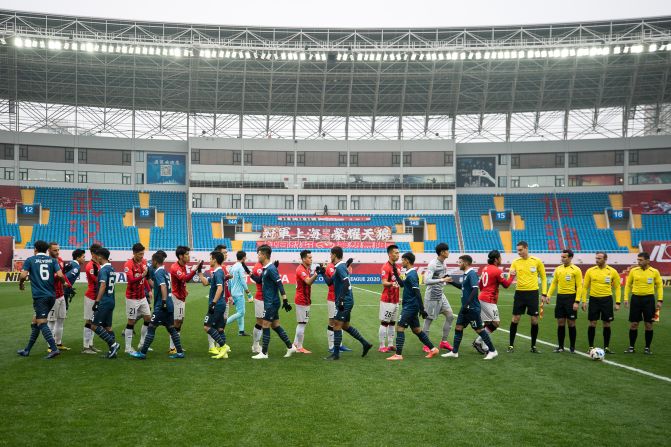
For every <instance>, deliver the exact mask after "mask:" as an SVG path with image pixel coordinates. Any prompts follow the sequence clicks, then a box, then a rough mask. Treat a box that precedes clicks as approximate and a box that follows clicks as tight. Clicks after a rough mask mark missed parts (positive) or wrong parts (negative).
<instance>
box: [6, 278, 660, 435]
mask: <svg viewBox="0 0 671 447" xmlns="http://www.w3.org/2000/svg"><path fill="white" fill-rule="evenodd" d="M78 290H79V291H78V294H77V296H76V297H75V301H74V302H73V305H72V306H71V307H70V315H69V318H68V320H67V321H66V326H65V336H64V343H65V344H66V345H68V346H70V347H72V348H73V350H72V351H70V352H66V353H64V354H63V355H61V356H60V357H59V358H57V359H55V360H53V361H47V360H43V359H42V357H43V355H44V354H45V349H46V345H45V343H44V340H43V339H42V338H40V340H39V341H38V342H37V344H36V346H35V348H34V350H33V352H32V354H31V356H30V357H28V358H22V357H19V356H17V355H16V353H15V352H16V350H17V349H20V348H22V347H23V346H24V345H25V343H26V341H27V337H28V335H29V323H30V317H31V314H32V304H31V298H30V292H29V291H26V292H24V293H20V292H19V290H18V286H17V285H16V284H2V285H0V346H1V349H0V374H1V377H2V405H0V418H1V420H2V424H0V445H9V446H17V445H109V446H122V445H133V446H136V445H149V444H154V445H168V444H169V445H173V446H179V445H203V446H205V445H207V446H210V445H216V444H224V445H306V446H307V445H338V444H345V445H358V446H368V445H419V444H421V445H445V444H448V443H449V444H457V445H495V446H499V445H517V446H520V445H541V444H543V445H544V446H551V445H569V444H571V445H587V444H589V445H615V444H620V445H628V446H631V445H647V446H661V445H668V443H669V441H668V436H669V430H668V429H669V421H671V406H670V405H669V400H670V399H671V383H669V382H668V381H664V380H661V379H659V378H654V377H649V376H646V375H643V374H640V373H638V372H635V371H631V370H627V369H624V368H622V367H619V366H617V365H613V364H609V363H606V362H594V361H591V360H589V359H587V358H586V357H584V356H581V355H570V354H568V353H565V354H553V353H552V352H551V347H549V346H544V345H542V344H541V345H539V346H540V349H541V350H542V354H541V355H534V354H531V353H529V352H528V347H529V341H528V340H526V339H522V338H519V337H518V340H517V342H516V347H517V352H515V353H514V354H507V353H505V348H506V347H507V345H508V334H507V333H505V332H503V331H497V332H496V333H494V335H493V341H494V343H495V344H496V346H497V348H498V349H499V351H500V355H499V357H498V358H497V359H495V360H494V361H492V362H484V361H483V360H481V356H480V355H479V354H477V353H476V352H475V351H474V350H473V349H472V348H471V341H472V340H473V338H474V336H473V334H474V333H473V331H471V330H470V329H466V331H465V337H464V342H463V344H462V349H461V352H460V354H461V356H460V358H459V359H443V358H440V357H439V358H434V359H425V358H424V353H423V352H422V351H421V346H420V344H419V342H418V340H417V339H416V337H414V336H408V337H406V347H405V350H404V357H405V360H404V361H403V362H395V363H391V362H387V361H385V360H384V358H385V357H387V356H388V354H380V353H378V352H376V351H371V353H370V354H369V355H368V357H366V358H363V359H362V358H361V357H360V352H361V347H360V345H359V344H358V343H357V342H356V341H354V340H352V339H351V338H350V337H349V336H348V335H346V334H345V336H344V340H345V344H347V345H348V346H350V347H352V348H354V352H352V353H346V354H343V358H342V361H340V362H325V361H323V360H322V358H323V357H324V356H325V355H326V354H327V352H326V330H325V329H326V306H325V296H326V287H325V286H320V285H316V286H315V287H314V290H313V296H314V298H313V301H314V303H315V304H313V307H312V312H311V319H310V324H309V325H308V328H307V330H306V340H305V346H306V347H307V348H308V349H311V350H312V351H313V352H314V353H313V354H312V355H301V354H295V355H294V356H293V357H292V358H289V359H285V358H282V355H283V354H284V352H285V348H284V346H283V345H282V343H281V342H280V341H279V339H278V338H277V336H276V335H275V334H274V333H273V335H272V338H271V345H270V357H271V358H270V359H269V360H267V361H255V360H251V359H250V357H251V352H250V345H251V337H238V336H237V335H235V334H236V333H237V326H236V325H234V327H229V328H227V334H228V340H229V342H228V343H229V344H230V345H231V347H232V352H231V354H230V358H229V359H227V360H212V359H210V357H209V355H208V354H207V352H206V351H207V340H206V334H205V333H204V332H203V329H202V324H201V322H202V318H203V316H204V315H205V312H206V307H207V304H206V303H207V300H206V293H207V289H206V288H204V287H202V286H199V285H190V286H189V290H190V293H191V296H190V297H189V299H188V304H187V310H186V316H187V318H186V322H185V325H184V328H183V330H182V341H183V345H184V347H185V349H186V350H187V358H186V359H183V360H170V359H168V358H167V354H166V350H167V346H168V335H167V332H166V331H165V330H163V329H160V330H159V331H158V332H157V337H156V340H155V342H154V344H153V348H154V352H153V353H150V355H149V358H148V359H147V360H146V361H139V360H135V359H131V358H129V357H126V356H124V355H123V354H121V353H120V357H119V358H118V359H116V360H107V359H104V358H99V357H97V356H88V355H83V354H80V353H79V351H80V349H81V339H82V324H83V323H82V299H83V292H84V286H83V285H80V286H79V287H78ZM292 290H293V286H289V287H288V292H289V293H290V294H291V293H292ZM379 290H380V286H365V287H358V288H357V289H356V290H355V300H356V307H355V309H354V313H353V320H352V323H353V325H354V326H356V327H357V328H358V329H359V330H360V332H361V333H362V334H363V335H364V336H365V337H366V338H367V339H368V340H369V341H371V342H372V343H374V344H375V345H377V328H378V321H377V315H378V300H379ZM446 291H447V293H448V294H449V295H448V297H449V299H450V302H451V303H452V305H453V306H455V307H456V306H457V304H458V299H457V296H456V293H455V292H456V290H453V289H452V290H451V289H450V288H448V289H446ZM666 292H667V297H669V296H671V295H669V293H668V292H669V290H667V291H666ZM116 295H117V308H116V312H115V324H114V328H115V332H116V333H117V339H118V340H119V338H120V336H121V334H122V330H123V328H124V326H125V312H124V303H123V300H124V298H123V296H124V287H123V285H119V286H118V287H117V291H116ZM511 302H512V300H511V293H510V292H508V291H506V292H504V293H503V296H502V299H501V300H500V310H501V314H502V319H503V321H502V328H504V329H507V327H508V324H509V321H510V315H509V314H510V310H511ZM670 312H671V309H662V314H661V317H662V321H661V323H659V324H656V325H655V339H654V342H653V351H654V355H653V356H644V355H643V354H642V353H637V354H635V355H625V354H623V353H622V352H623V350H624V349H625V348H626V346H627V344H628V341H627V340H628V339H627V323H626V317H627V314H626V313H625V312H623V311H621V312H620V313H619V314H616V321H615V323H614V329H613V340H612V342H611V347H612V348H613V349H614V350H615V351H616V354H615V355H613V356H609V357H608V360H610V361H613V362H615V363H617V364H621V365H626V366H630V367H633V368H637V369H640V370H644V371H648V372H651V373H654V374H657V375H661V376H666V377H669V376H671V343H670V342H671V331H670V330H669V323H668V322H669V315H671V314H670ZM545 315H546V317H545V318H544V320H542V321H541V328H540V329H541V330H540V335H539V338H540V339H541V340H545V341H548V342H554V341H555V340H556V323H555V320H554V319H553V318H552V317H553V308H552V306H549V307H546V312H545ZM253 316H254V315H253V305H252V304H248V307H247V319H246V323H247V331H248V332H250V333H251V329H252V326H253ZM281 317H282V325H283V327H284V328H285V329H286V330H287V332H288V333H289V336H290V337H291V338H293V335H294V332H295V314H294V312H293V311H292V312H291V313H289V314H285V313H284V312H283V311H282V315H281ZM441 318H442V317H441ZM586 325H587V323H586V320H585V314H584V313H582V312H581V313H580V315H579V320H578V328H579V332H578V348H579V349H580V350H585V349H586V348H587V341H586V337H587V335H586V332H587V330H586ZM441 327H442V319H441V320H440V321H438V323H434V326H433V327H432V332H431V334H430V336H431V339H432V340H433V341H438V340H439V334H440V332H441V331H440V329H441ZM137 332H138V335H136V339H135V340H138V339H139V327H138V330H137ZM519 334H525V335H528V334H529V323H528V318H525V319H524V320H523V322H522V323H521V324H520V329H519ZM601 340H602V339H601V330H600V329H598V330H597V345H598V344H599V343H600V342H601ZM119 341H120V342H121V343H122V344H123V340H119ZM450 341H451V340H450ZM95 343H96V346H98V347H100V348H102V347H103V343H102V341H101V340H100V339H98V338H97V337H96V341H95ZM638 348H639V352H642V348H643V334H642V330H641V333H640V335H639V342H638Z"/></svg>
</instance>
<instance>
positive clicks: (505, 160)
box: [499, 154, 508, 166]
mask: <svg viewBox="0 0 671 447" xmlns="http://www.w3.org/2000/svg"><path fill="white" fill-rule="evenodd" d="M507 164H508V155H506V154H499V166H504V165H507Z"/></svg>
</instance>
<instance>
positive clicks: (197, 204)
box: [191, 194, 203, 208]
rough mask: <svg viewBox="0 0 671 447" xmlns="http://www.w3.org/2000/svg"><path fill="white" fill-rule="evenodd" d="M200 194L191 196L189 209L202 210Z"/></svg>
mask: <svg viewBox="0 0 671 447" xmlns="http://www.w3.org/2000/svg"><path fill="white" fill-rule="evenodd" d="M201 196H202V194H194V195H192V196H191V207H192V208H202V207H203V206H202V198H201Z"/></svg>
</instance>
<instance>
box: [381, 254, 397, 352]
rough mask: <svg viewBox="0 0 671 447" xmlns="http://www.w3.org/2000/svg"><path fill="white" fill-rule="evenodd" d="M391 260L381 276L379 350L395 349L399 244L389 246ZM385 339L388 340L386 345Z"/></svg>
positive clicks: (384, 267)
mask: <svg viewBox="0 0 671 447" xmlns="http://www.w3.org/2000/svg"><path fill="white" fill-rule="evenodd" d="M387 255H388V256H389V260H388V261H387V262H385V264H384V265H383V266H382V271H381V272H380V277H381V278H382V286H383V289H382V295H381V296H380V329H379V331H378V339H379V341H380V348H379V349H378V351H379V352H389V351H395V350H396V347H395V346H394V326H395V325H396V320H397V317H398V302H399V290H400V289H399V280H400V277H399V274H398V269H397V267H396V261H398V258H399V256H400V252H399V250H398V246H396V245H390V246H389V247H387ZM385 341H386V342H387V343H386V345H385Z"/></svg>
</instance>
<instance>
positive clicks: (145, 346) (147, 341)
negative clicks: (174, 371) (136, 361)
mask: <svg viewBox="0 0 671 447" xmlns="http://www.w3.org/2000/svg"><path fill="white" fill-rule="evenodd" d="M155 336H156V328H155V327H154V326H149V329H147V335H145V337H144V343H142V347H141V348H140V352H141V353H143V354H146V353H147V351H149V346H151V344H152V343H153V341H154V337H155Z"/></svg>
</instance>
